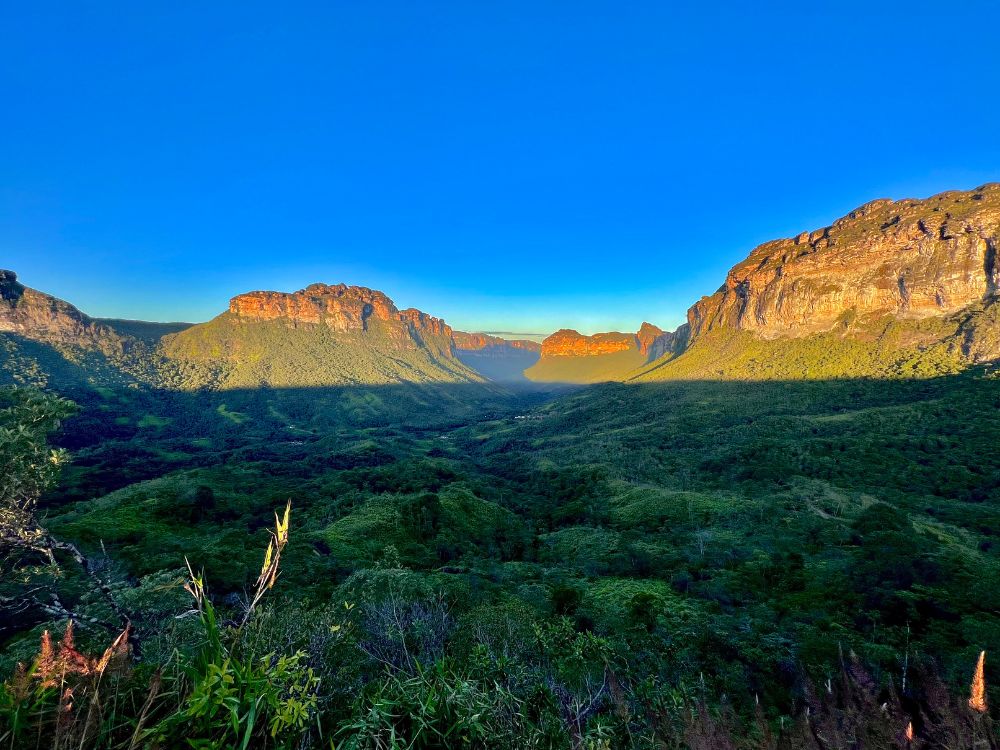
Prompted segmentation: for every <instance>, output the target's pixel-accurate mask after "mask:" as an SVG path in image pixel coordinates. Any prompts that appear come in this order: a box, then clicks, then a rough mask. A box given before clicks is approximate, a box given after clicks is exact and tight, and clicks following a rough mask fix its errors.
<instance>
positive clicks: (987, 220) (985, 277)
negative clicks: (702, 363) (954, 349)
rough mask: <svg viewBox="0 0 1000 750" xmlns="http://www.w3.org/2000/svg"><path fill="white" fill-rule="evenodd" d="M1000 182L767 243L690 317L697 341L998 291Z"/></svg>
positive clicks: (769, 333) (927, 307)
mask: <svg viewBox="0 0 1000 750" xmlns="http://www.w3.org/2000/svg"><path fill="white" fill-rule="evenodd" d="M998 243H1000V184H990V185H984V186H983V187H981V188H978V189H976V190H972V191H968V192H960V191H951V192H947V193H942V194H940V195H936V196H934V197H932V198H928V199H927V200H912V199H908V200H900V201H891V200H876V201H871V202H869V203H866V204H865V205H863V206H861V207H859V208H857V209H855V210H854V211H852V212H851V213H849V214H848V215H847V216H845V217H843V218H841V219H838V220H837V221H835V222H834V223H833V225H832V226H830V227H825V228H823V229H820V230H816V231H814V232H811V233H802V234H800V235H798V237H796V238H795V239H794V240H789V239H783V240H775V241H773V242H767V243H764V244H763V245H760V246H759V247H757V248H756V249H754V250H753V252H751V253H750V256H749V257H748V258H747V259H746V260H745V261H743V262H742V263H739V264H738V265H736V266H735V267H734V268H733V269H732V270H731V271H730V272H729V275H728V276H727V278H726V282H725V284H723V286H722V287H721V288H720V289H719V290H718V291H717V292H716V293H715V294H713V295H711V296H710V297H703V298H702V299H701V300H700V301H699V302H697V303H696V304H695V305H694V306H693V307H691V309H690V310H689V311H688V325H689V327H690V336H691V339H692V340H695V339H697V338H698V337H699V336H700V335H702V334H703V333H705V332H707V331H710V330H712V329H713V328H718V327H729V328H735V329H740V330H747V331H752V332H754V333H755V334H756V335H758V336H761V337H764V338H773V337H777V336H805V335H809V334H812V333H817V332H822V331H828V330H831V329H833V328H834V326H836V325H837V323H838V321H842V320H844V318H845V316H846V315H849V316H851V317H858V316H874V315H885V314H891V315H895V316H899V317H903V318H907V317H909V318H923V317H929V316H941V315H947V314H949V313H954V312H956V311H959V310H962V309H963V308H965V307H967V306H969V305H971V304H974V303H979V302H982V301H985V300H987V299H989V298H992V297H994V296H995V295H996V294H997V291H998V288H1000V265H998V262H997V245H998Z"/></svg>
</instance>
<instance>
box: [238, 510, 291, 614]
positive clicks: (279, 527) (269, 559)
mask: <svg viewBox="0 0 1000 750" xmlns="http://www.w3.org/2000/svg"><path fill="white" fill-rule="evenodd" d="M291 512H292V501H291V500H289V501H288V504H287V505H285V515H284V517H283V518H278V514H277V513H275V514H274V531H271V532H269V533H270V534H271V541H269V542H268V543H267V551H266V552H265V553H264V564H263V565H262V566H261V568H260V575H259V576H257V582H256V583H255V584H254V590H253V596H251V597H250V602H249V604H247V610H246V613H245V614H244V615H243V620H242V621H241V622H240V627H241V628H242V627H243V626H244V625H246V624H247V621H248V620H249V619H250V615H252V614H253V611H254V608H256V606H257V604H259V603H260V600H261V599H263V598H264V594H266V593H267V590H268V589H270V588H271V587H272V586H274V582H275V581H276V580H277V579H278V564H279V562H280V560H281V551H282V550H283V549H284V548H285V545H286V544H288V517H289V514H291Z"/></svg>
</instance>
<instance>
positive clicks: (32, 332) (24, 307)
mask: <svg viewBox="0 0 1000 750" xmlns="http://www.w3.org/2000/svg"><path fill="white" fill-rule="evenodd" d="M0 333H9V334H14V335H16V336H21V337H24V338H26V339H30V340H32V341H38V342H42V343H45V344H52V345H57V346H72V347H80V348H84V349H95V350H99V351H101V352H103V353H105V354H115V353H120V352H121V351H122V349H123V347H124V346H125V340H124V339H123V337H121V336H119V335H118V334H117V333H116V332H115V331H114V330H113V329H111V328H110V327H108V326H106V325H103V324H102V323H100V322H99V321H96V320H94V319H93V318H91V317H89V316H87V315H85V314H84V313H82V312H80V311H79V310H78V309H76V308H75V307H73V305H71V304H69V303H68V302H63V301H62V300H61V299H58V298H56V297H53V296H51V295H49V294H44V293H42V292H39V291H36V290H35V289H31V288H30V287H26V286H24V285H23V284H21V283H20V282H19V281H18V280H17V274H15V273H14V272H13V271H4V270H0Z"/></svg>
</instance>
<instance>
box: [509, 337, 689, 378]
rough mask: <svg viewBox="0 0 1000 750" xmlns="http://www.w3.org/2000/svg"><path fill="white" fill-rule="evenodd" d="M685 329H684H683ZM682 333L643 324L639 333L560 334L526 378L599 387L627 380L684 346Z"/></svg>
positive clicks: (546, 344)
mask: <svg viewBox="0 0 1000 750" xmlns="http://www.w3.org/2000/svg"><path fill="white" fill-rule="evenodd" d="M683 328H684V326H682V329H683ZM684 341H685V337H684V336H683V330H681V331H680V332H673V333H671V332H667V331H664V330H663V329H661V328H658V327H657V326H654V325H653V324H652V323H643V324H642V326H641V327H640V328H639V330H638V332H637V333H618V332H611V333H595V334H594V335H593V336H584V335H583V334H581V333H579V332H578V331H574V330H571V329H563V330H561V331H556V332H555V333H553V334H552V335H551V336H549V337H548V338H546V339H545V341H543V342H542V356H541V359H540V360H539V361H538V363H537V364H536V365H534V366H533V367H531V368H530V369H529V370H528V371H527V372H525V375H526V376H527V377H528V378H529V379H531V380H535V381H539V382H549V383H551V382H562V383H599V382H605V381H609V380H625V379H627V378H629V377H632V376H634V375H635V374H636V373H637V372H639V371H640V370H641V369H642V368H643V367H645V365H647V364H648V363H650V362H652V361H653V360H655V359H658V358H659V357H662V356H664V355H666V354H669V353H673V352H675V351H677V350H678V349H679V348H680V347H682V346H683V343H684Z"/></svg>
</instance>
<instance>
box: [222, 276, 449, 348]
mask: <svg viewBox="0 0 1000 750" xmlns="http://www.w3.org/2000/svg"><path fill="white" fill-rule="evenodd" d="M229 312H230V313H231V314H232V315H234V316H235V317H236V319H237V320H238V321H239V322H260V321H269V320H277V321H280V322H282V323H283V324H285V325H287V326H289V327H293V328H294V327H298V326H315V325H323V326H326V327H327V328H329V329H330V330H331V331H336V332H339V333H361V332H364V331H367V330H369V326H370V325H371V324H372V322H373V321H381V322H382V323H386V324H388V325H389V326H391V327H394V328H400V329H401V330H404V329H405V330H406V331H407V332H408V333H409V334H411V335H417V336H424V335H427V336H432V337H447V338H449V339H450V337H451V334H452V330H451V327H450V326H448V325H447V324H446V323H445V322H444V321H443V320H441V319H440V318H435V317H433V316H431V315H427V314H426V313H423V312H421V311H420V310H415V309H413V308H410V309H406V310H399V309H397V308H396V306H395V305H394V304H393V302H392V300H391V299H389V297H387V296H386V295H385V294H383V293H382V292H380V291H377V290H375V289H369V288H367V287H363V286H348V285H346V284H336V285H330V284H310V285H309V286H307V287H306V288H305V289H301V290H299V291H297V292H292V293H287V292H248V293H246V294H240V295H237V296H236V297H233V298H232V299H231V300H230V301H229ZM400 324H402V325H401V326H400Z"/></svg>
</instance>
